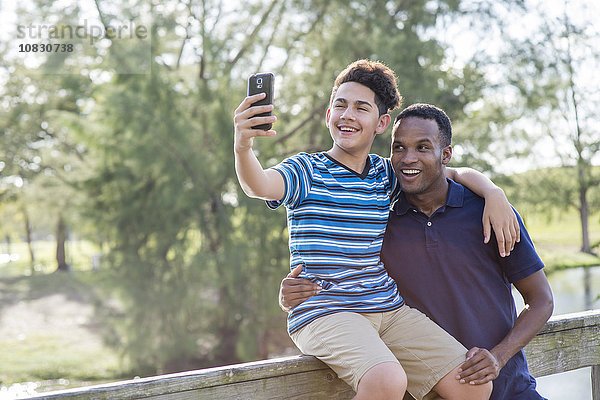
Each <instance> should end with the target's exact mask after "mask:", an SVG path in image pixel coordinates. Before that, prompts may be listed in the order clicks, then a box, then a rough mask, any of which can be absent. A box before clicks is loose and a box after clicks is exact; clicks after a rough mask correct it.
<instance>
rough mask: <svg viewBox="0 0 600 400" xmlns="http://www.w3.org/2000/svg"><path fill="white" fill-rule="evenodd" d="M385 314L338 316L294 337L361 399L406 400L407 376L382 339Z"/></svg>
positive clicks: (297, 343) (344, 313)
mask: <svg viewBox="0 0 600 400" xmlns="http://www.w3.org/2000/svg"><path fill="white" fill-rule="evenodd" d="M381 315H382V314H381V313H374V314H358V313H350V312H341V313H335V314H332V315H327V316H324V317H320V318H318V319H316V320H315V321H313V322H311V323H310V324H308V325H307V326H305V327H304V328H302V329H300V330H299V331H298V332H295V333H293V334H292V335H291V338H292V340H293V341H294V343H295V344H296V346H298V348H299V349H300V351H302V352H303V353H304V354H309V355H313V356H315V357H317V358H318V359H320V360H321V361H323V362H324V363H325V364H327V365H328V366H329V367H330V368H331V369H333V370H334V371H335V373H336V374H337V375H338V377H339V378H340V379H342V380H344V381H345V382H346V383H348V384H349V385H350V386H351V387H352V388H353V389H354V390H355V391H356V392H357V397H356V398H357V399H361V398H365V399H376V398H379V397H378V396H377V395H378V394H381V395H382V396H383V395H384V396H386V397H381V398H399V399H401V398H402V395H403V393H404V391H405V389H406V375H405V374H404V370H403V369H402V367H401V366H400V364H399V363H398V360H397V359H396V357H395V356H394V354H392V352H391V351H390V350H389V349H388V348H387V346H386V345H385V344H384V343H383V341H382V340H381V338H380V337H379V333H378V329H379V326H380V324H381Z"/></svg>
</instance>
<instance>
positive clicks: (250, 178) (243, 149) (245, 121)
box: [233, 93, 285, 200]
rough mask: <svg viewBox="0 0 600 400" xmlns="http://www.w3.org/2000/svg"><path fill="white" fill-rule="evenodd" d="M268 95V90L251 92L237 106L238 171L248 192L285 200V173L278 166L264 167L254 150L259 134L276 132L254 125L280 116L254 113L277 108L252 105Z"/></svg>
mask: <svg viewBox="0 0 600 400" xmlns="http://www.w3.org/2000/svg"><path fill="white" fill-rule="evenodd" d="M264 96H265V94H264V93H259V94H256V95H254V96H248V97H246V98H245V99H244V101H242V103H241V104H240V105H239V107H238V108H237V109H236V110H235V114H234V117H233V122H234V127H235V137H234V144H233V150H234V151H233V152H234V155H235V172H236V174H237V177H238V180H239V182H240V185H241V186H242V189H243V190H244V193H246V194H247V195H248V196H250V197H255V198H259V199H263V200H281V199H282V198H283V195H284V191H285V183H284V181H283V177H282V176H281V174H279V172H277V171H276V170H274V169H266V170H265V169H263V167H262V166H261V165H260V162H259V161H258V158H256V155H255V154H254V151H253V150H252V145H253V142H254V138H255V137H258V136H274V135H275V131H274V130H268V131H264V130H261V129H252V126H255V125H260V124H265V123H273V122H275V121H276V119H277V118H276V117H275V116H269V117H254V116H255V115H256V114H260V113H263V112H267V111H271V110H273V106H272V105H265V106H255V107H250V105H251V104H253V103H254V102H256V101H258V100H260V99H262V98H263V97H264ZM253 117H254V118H253Z"/></svg>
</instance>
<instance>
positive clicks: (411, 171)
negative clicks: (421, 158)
mask: <svg viewBox="0 0 600 400" xmlns="http://www.w3.org/2000/svg"><path fill="white" fill-rule="evenodd" d="M419 172H421V171H419V170H418V169H403V170H402V173H403V174H406V175H416V174H418V173H419Z"/></svg>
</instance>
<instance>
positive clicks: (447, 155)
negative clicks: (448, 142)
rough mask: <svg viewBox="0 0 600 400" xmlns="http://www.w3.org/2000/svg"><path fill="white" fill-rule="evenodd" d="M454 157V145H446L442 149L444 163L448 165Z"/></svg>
mask: <svg viewBox="0 0 600 400" xmlns="http://www.w3.org/2000/svg"><path fill="white" fill-rule="evenodd" d="M451 159H452V146H446V147H444V148H443V149H442V164H444V165H448V163H449V162H450V160H451Z"/></svg>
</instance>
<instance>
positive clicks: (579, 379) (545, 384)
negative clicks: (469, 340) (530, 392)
mask: <svg viewBox="0 0 600 400" xmlns="http://www.w3.org/2000/svg"><path fill="white" fill-rule="evenodd" d="M548 281H549V282H550V286H551V287H552V292H553V294H554V313H553V315H560V314H568V313H573V312H580V311H585V310H589V309H594V308H600V301H599V300H596V298H597V296H598V295H600V266H597V267H592V268H590V269H589V287H590V289H591V290H590V293H591V294H590V296H588V299H586V298H585V297H586V296H585V290H584V288H585V286H584V269H583V268H574V269H569V270H564V271H557V272H554V273H552V274H550V275H549V276H548ZM513 294H514V297H515V301H516V303H517V310H519V311H520V310H521V309H522V308H523V299H522V298H521V295H520V294H519V293H518V292H516V291H514V293H513ZM590 374H591V369H590V368H582V369H578V370H575V371H569V372H564V373H561V374H556V375H549V376H544V377H541V378H538V379H537V382H538V392H539V393H540V394H541V395H542V396H544V397H547V398H548V399H549V400H573V399H577V400H592V382H591V377H590Z"/></svg>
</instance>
